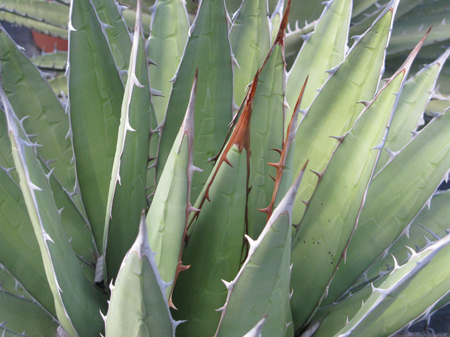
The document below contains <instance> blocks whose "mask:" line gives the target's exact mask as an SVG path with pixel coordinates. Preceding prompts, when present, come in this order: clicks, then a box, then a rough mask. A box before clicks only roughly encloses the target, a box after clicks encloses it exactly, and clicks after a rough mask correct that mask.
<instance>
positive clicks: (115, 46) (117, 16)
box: [92, 0, 131, 70]
mask: <svg viewBox="0 0 450 337" xmlns="http://www.w3.org/2000/svg"><path fill="white" fill-rule="evenodd" d="M92 4H93V5H94V6H95V9H96V11H97V13H98V18H99V19H100V22H101V25H102V29H103V30H104V32H105V33H106V37H107V38H108V42H109V46H110V48H111V52H112V55H113V57H114V61H115V62H116V65H117V67H119V69H121V70H128V67H129V63H128V61H129V58H130V53H131V40H130V36H129V33H128V29H127V26H126V25H125V21H124V20H123V18H122V15H121V14H122V11H123V8H122V7H121V6H120V5H119V4H118V3H117V2H116V1H115V0H107V1H104V0H103V1H102V0H92Z"/></svg>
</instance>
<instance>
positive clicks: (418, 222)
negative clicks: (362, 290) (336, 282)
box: [365, 191, 450, 279]
mask: <svg viewBox="0 0 450 337" xmlns="http://www.w3.org/2000/svg"><path fill="white" fill-rule="evenodd" d="M449 202H450V191H446V192H441V193H439V192H437V194H436V195H435V196H433V198H432V199H431V200H430V205H429V207H425V208H424V209H422V211H421V212H420V214H419V215H418V216H417V217H416V218H415V219H414V221H413V222H412V223H411V225H410V226H409V229H408V235H406V233H405V235H403V236H401V237H400V238H398V240H396V241H395V243H394V244H393V245H392V246H391V247H389V249H388V250H386V252H384V254H383V256H381V257H380V258H379V259H378V260H377V261H375V263H374V264H372V265H371V266H370V268H369V270H367V272H366V273H365V278H367V279H372V278H374V277H377V276H378V275H379V274H382V273H384V272H386V271H390V270H391V269H392V267H393V266H394V264H395V263H394V260H393V259H394V258H395V259H396V260H397V261H399V262H400V263H401V262H403V261H406V260H407V259H408V258H409V256H410V252H409V250H408V249H406V248H405V247H407V246H408V247H415V248H416V249H424V248H426V247H427V246H428V245H429V244H431V242H432V241H435V240H438V239H440V238H441V237H444V236H445V235H446V234H447V229H448V228H450V226H449V223H448V219H450V209H449V207H448V204H449Z"/></svg>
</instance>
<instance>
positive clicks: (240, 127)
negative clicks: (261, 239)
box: [173, 75, 258, 335]
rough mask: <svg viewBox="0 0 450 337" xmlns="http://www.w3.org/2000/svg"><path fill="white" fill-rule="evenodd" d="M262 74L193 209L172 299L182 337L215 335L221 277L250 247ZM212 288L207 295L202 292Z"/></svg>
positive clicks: (233, 268) (228, 274)
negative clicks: (253, 135)
mask: <svg viewBox="0 0 450 337" xmlns="http://www.w3.org/2000/svg"><path fill="white" fill-rule="evenodd" d="M257 83H258V75H257V76H256V77H255V79H254V80H253V84H252V85H251V87H250V89H249V92H248V93H247V97H246V103H245V104H244V107H243V109H242V112H241V113H240V114H239V119H238V121H237V124H236V125H235V127H234V130H233V133H232V135H231V136H230V139H229V141H228V143H227V144H226V146H225V148H224V149H223V151H222V153H221V154H220V156H219V157H218V161H217V163H216V165H215V167H214V169H213V171H212V172H211V175H210V177H209V179H208V181H207V182H206V184H205V187H204V188H203V191H202V193H201V195H200V197H199V198H198V200H197V202H196V203H195V205H194V207H195V208H197V209H199V212H197V213H196V214H195V215H194V216H191V218H192V220H191V222H190V224H189V226H190V228H188V229H189V231H188V233H189V236H188V237H187V239H186V241H187V244H186V248H185V251H184V254H183V263H184V264H186V265H190V268H189V269H188V270H186V271H185V272H183V273H181V274H180V275H179V278H178V281H177V284H176V287H175V288H174V294H173V302H174V304H175V306H176V307H177V308H178V311H176V312H174V315H175V317H177V318H179V319H183V320H184V319H187V320H188V321H187V322H186V323H185V324H183V325H181V326H180V328H179V333H180V334H181V335H191V334H195V335H213V334H214V332H215V326H217V324H218V323H219V319H220V313H219V312H217V311H216V309H217V308H219V307H220V306H222V305H223V303H224V302H225V299H226V289H225V288H224V287H223V284H222V282H221V280H222V279H232V278H234V277H235V276H236V274H237V272H238V271H239V267H240V263H241V261H242V255H243V254H245V253H246V251H247V247H246V245H245V242H244V235H245V234H246V233H247V230H248V229H247V220H248V217H247V216H246V205H247V198H248V194H249V192H250V188H249V175H250V120H251V116H252V107H253V98H254V95H255V91H256V88H257ZM205 289H208V296H204V295H203V294H204V291H205Z"/></svg>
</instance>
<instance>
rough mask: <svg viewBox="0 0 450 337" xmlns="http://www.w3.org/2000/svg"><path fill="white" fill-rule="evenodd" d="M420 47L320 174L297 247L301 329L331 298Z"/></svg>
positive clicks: (295, 281)
mask: <svg viewBox="0 0 450 337" xmlns="http://www.w3.org/2000/svg"><path fill="white" fill-rule="evenodd" d="M421 42H423V40H422V41H421ZM420 46H421V43H420V44H419V45H418V46H417V47H416V49H415V50H414V51H413V53H412V54H411V55H410V57H409V58H408V59H407V61H406V62H405V64H404V66H403V67H402V68H400V69H399V70H398V72H397V73H396V74H394V76H393V77H391V78H390V79H389V80H388V81H387V82H386V84H385V85H384V86H383V88H382V89H381V90H380V92H379V93H378V94H377V95H376V97H375V98H374V99H373V100H372V101H371V102H368V104H367V108H366V109H365V111H364V112H363V113H362V114H361V116H360V117H359V118H358V119H357V120H356V122H355V124H354V126H353V127H352V129H351V130H350V131H349V132H348V133H346V134H344V135H343V136H341V137H340V138H339V139H338V140H337V141H338V147H337V149H336V151H335V153H334V154H333V157H332V159H331V161H330V163H329V164H328V166H327V168H326V169H325V171H324V172H322V173H318V177H319V183H318V185H317V189H316V190H315V192H314V194H313V196H312V198H311V200H310V201H309V203H308V205H307V208H306V212H305V215H304V217H303V219H302V221H301V222H300V225H299V229H298V231H297V233H296V234H295V236H294V239H293V243H292V244H293V248H292V263H293V270H292V286H293V289H294V294H293V297H292V299H291V304H292V316H293V319H294V325H295V326H296V329H300V328H301V327H302V326H304V325H305V324H307V323H309V320H311V318H312V315H313V314H314V312H315V310H317V308H318V306H319V305H320V303H321V302H322V300H323V299H324V298H325V297H326V296H327V292H328V287H329V285H330V283H331V280H332V279H333V276H334V274H335V273H336V269H338V268H339V267H340V264H341V262H342V261H343V260H345V255H346V250H347V247H348V243H349V240H350V238H351V237H352V235H353V232H354V230H355V228H356V225H357V223H358V218H359V216H360V213H361V208H362V206H363V205H364V200H365V197H366V194H367V190H368V188H369V182H370V180H371V179H372V176H373V174H374V171H375V166H376V161H377V159H378V157H379V153H380V152H381V149H382V146H383V143H384V141H385V139H386V128H388V127H389V124H390V121H391V119H392V115H393V113H394V110H395V105H396V103H397V100H398V95H399V94H398V93H399V92H401V90H402V87H403V83H404V80H405V78H406V76H407V73H408V71H409V67H410V66H411V63H412V61H413V60H414V57H415V56H416V54H417V52H418V51H419V49H420ZM335 141H336V140H335ZM306 289H307V291H306Z"/></svg>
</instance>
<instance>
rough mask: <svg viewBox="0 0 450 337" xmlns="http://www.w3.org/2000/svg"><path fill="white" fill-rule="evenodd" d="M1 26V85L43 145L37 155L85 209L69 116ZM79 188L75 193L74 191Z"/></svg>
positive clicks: (25, 122)
mask: <svg viewBox="0 0 450 337" xmlns="http://www.w3.org/2000/svg"><path fill="white" fill-rule="evenodd" d="M19 48H20V47H18V46H17V45H15V43H14V42H13V41H12V40H11V39H10V37H9V36H8V34H7V33H6V32H5V31H4V30H3V29H1V30H0V51H1V62H2V73H1V75H2V77H3V83H4V89H5V92H6V94H7V95H8V99H9V100H10V102H11V105H12V106H13V109H14V111H15V113H16V114H17V117H18V118H19V119H22V118H26V120H25V121H24V123H23V124H24V127H25V128H26V130H27V132H28V133H29V134H32V135H36V138H35V141H36V142H37V143H38V144H39V145H42V147H40V148H39V149H38V153H39V155H40V156H41V157H42V159H43V160H44V162H47V163H48V164H47V165H48V168H49V169H53V174H54V176H55V177H56V179H57V180H58V181H59V182H60V184H61V186H62V187H63V188H64V189H65V191H66V192H67V193H68V194H69V195H70V194H71V196H72V197H73V200H74V202H75V203H76V205H77V207H78V208H79V209H80V210H81V211H84V208H83V205H82V201H81V198H80V196H79V191H78V186H77V185H78V183H77V179H76V172H75V164H74V162H73V156H74V154H73V148H72V141H71V137H70V127H69V118H68V116H67V115H66V113H65V111H64V108H63V107H62V106H61V103H60V102H59V101H58V98H57V97H56V96H55V94H54V93H53V91H52V89H51V88H50V87H49V85H48V84H47V83H46V82H45V80H44V79H43V78H42V77H41V74H40V72H39V70H38V69H37V68H36V67H35V66H34V65H33V63H31V62H30V60H29V59H28V58H27V57H26V56H25V54H24V53H23V52H22V51H21V50H20V49H19ZM77 192H78V194H77Z"/></svg>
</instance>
